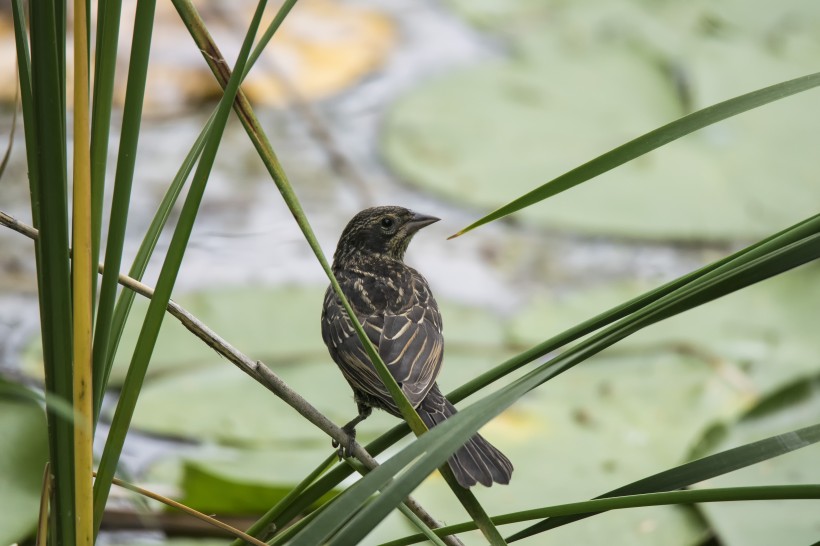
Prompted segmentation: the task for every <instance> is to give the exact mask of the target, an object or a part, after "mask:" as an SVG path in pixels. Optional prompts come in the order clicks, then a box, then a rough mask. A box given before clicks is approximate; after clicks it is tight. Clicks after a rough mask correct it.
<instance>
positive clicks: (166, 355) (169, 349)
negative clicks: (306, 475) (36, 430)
mask: <svg viewBox="0 0 820 546" xmlns="http://www.w3.org/2000/svg"><path fill="white" fill-rule="evenodd" d="M322 295H323V289H321V288H319V287H279V288H270V287H261V286H257V287H254V286H243V287H229V288H224V289H222V290H211V291H205V292H196V293H191V294H185V295H182V296H180V297H179V298H174V299H175V301H177V302H178V303H179V304H180V305H182V306H183V307H184V308H185V309H187V310H188V311H190V312H191V313H193V315H194V316H196V317H197V318H198V319H200V320H201V321H202V322H203V323H205V324H206V325H207V326H208V327H209V328H211V329H212V330H214V331H215V332H217V333H218V334H219V335H220V336H222V337H223V338H224V339H226V340H227V341H228V342H229V343H231V344H232V345H234V346H236V347H239V348H240V350H242V351H243V352H244V353H245V354H247V355H248V356H250V357H251V358H255V359H260V360H265V361H285V362H289V361H291V360H298V359H304V358H307V357H314V358H315V357H317V356H320V355H324V354H326V353H327V350H326V349H325V347H324V345H323V344H322V337H321V334H320V332H319V314H320V312H321V305H322ZM147 310H148V301H147V300H146V299H145V298H142V297H140V296H137V298H136V299H135V300H134V306H133V308H132V310H131V314H130V316H129V319H128V322H127V323H126V326H125V331H124V332H123V337H122V342H121V343H120V346H119V349H118V351H117V355H116V357H115V359H114V368H113V369H112V371H111V379H110V382H109V385H110V386H111V387H116V386H119V385H121V384H122V381H123V380H124V379H125V374H126V372H127V371H128V365H129V363H130V360H131V355H132V354H133V352H134V346H135V345H136V342H137V339H138V337H139V332H140V328H141V327H142V321H143V320H144V318H145V313H146V311H147ZM214 357H215V353H214V351H213V350H212V349H210V348H209V347H207V346H206V345H205V344H204V343H203V342H202V341H201V340H200V339H199V338H197V337H196V336H194V335H193V334H192V333H191V332H189V331H188V330H187V329H186V328H185V327H184V326H182V324H180V323H179V321H178V320H176V319H175V318H173V317H171V316H166V317H165V320H164V321H163V323H162V330H161V331H160V335H159V339H158V340H157V346H156V348H155V349H154V355H153V357H152V360H151V364H150V365H149V367H148V375H149V376H152V375H157V374H161V373H167V372H168V371H170V370H175V369H184V368H199V367H201V366H203V365H208V364H209V363H213V362H215V361H216V359H215V358H214ZM23 362H24V364H23V365H24V369H25V370H26V371H27V373H30V374H32V375H35V376H42V373H43V372H42V347H41V345H40V339H39V338H35V339H33V340H32V342H31V344H30V345H29V347H28V349H27V351H26V354H25V356H24V360H23Z"/></svg>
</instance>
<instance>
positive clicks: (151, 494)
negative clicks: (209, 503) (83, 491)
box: [94, 472, 268, 546]
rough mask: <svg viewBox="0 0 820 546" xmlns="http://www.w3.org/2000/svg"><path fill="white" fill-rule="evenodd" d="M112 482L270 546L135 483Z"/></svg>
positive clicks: (238, 535) (255, 543)
mask: <svg viewBox="0 0 820 546" xmlns="http://www.w3.org/2000/svg"><path fill="white" fill-rule="evenodd" d="M94 475H95V476H96V475H97V473H96V472H95V473H94ZM112 481H113V483H114V484H116V485H119V486H120V487H122V488H123V489H128V490H129V491H133V492H134V493H139V494H140V495H142V496H144V497H148V498H149V499H154V500H156V501H159V502H161V503H163V504H165V505H167V506H170V507H171V508H176V509H177V510H180V511H182V512H185V513H186V514H188V515H190V516H193V517H195V518H197V519H198V520H201V521H204V522H205V523H207V524H209V525H212V526H214V527H218V528H219V529H222V530H223V531H226V532H228V533H230V534H231V535H233V536H235V537H237V538H240V539H242V540H244V541H245V542H248V543H250V544H254V545H255V546H268V545H267V544H266V543H264V542H262V541H261V540H259V539H258V538H254V537H252V536H250V535H249V534H247V533H243V532H242V531H240V530H239V529H235V528H233V527H231V526H230V525H228V524H227V523H223V522H221V521H219V520H218V519H215V518H212V517H211V516H206V515H205V514H203V513H202V512H199V511H197V510H194V509H193V508H191V507H189V506H186V505H184V504H182V503H180V502H177V501H175V500H172V499H169V498H168V497H164V496H162V495H160V494H159V493H154V492H153V491H149V490H148V489H143V488H142V487H139V486H137V485H134V484H133V483H129V482H126V481H123V480H120V479H118V478H114V479H113V480H112Z"/></svg>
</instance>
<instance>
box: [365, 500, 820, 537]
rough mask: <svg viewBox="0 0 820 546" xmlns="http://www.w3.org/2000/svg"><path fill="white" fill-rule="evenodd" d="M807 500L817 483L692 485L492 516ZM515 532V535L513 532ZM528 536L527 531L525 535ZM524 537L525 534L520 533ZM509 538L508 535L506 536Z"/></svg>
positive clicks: (462, 527) (502, 520)
mask: <svg viewBox="0 0 820 546" xmlns="http://www.w3.org/2000/svg"><path fill="white" fill-rule="evenodd" d="M790 499H791V500H801V499H802V500H811V499H820V485H762V486H754V487H752V486H750V487H716V488H713V489H693V490H687V491H671V492H663V493H644V494H641V495H630V496H620V497H614V498H599V499H594V500H588V501H583V502H571V503H567V504H557V505H555V506H545V507H543V508H535V509H532V510H523V511H521V512H512V513H509V514H501V515H498V516H493V518H492V519H493V523H495V524H496V525H509V524H511V523H521V522H524V521H531V520H533V519H538V518H543V517H568V518H570V517H571V518H574V519H576V520H577V519H580V518H577V517H575V516H578V515H582V517H585V516H590V515H593V514H600V513H602V512H605V511H608V510H623V509H626V508H643V507H647V506H668V505H681V504H698V503H705V502H739V501H763V500H790ZM475 529H476V525H475V523H474V522H472V521H467V522H464V523H457V524H455V525H448V526H446V527H442V528H441V529H436V530H435V533H436V534H437V535H443V534H445V533H464V532H467V531H473V530H475ZM513 536H517V535H513ZM528 536H529V535H528ZM521 538H525V537H523V536H522V537H521ZM426 539H427V537H426V536H425V535H421V534H419V535H412V536H408V537H404V538H400V539H397V540H391V541H390V542H385V543H383V544H382V545H381V546H408V545H409V544H417V543H419V542H423V541H425V540H426ZM510 540H512V538H510Z"/></svg>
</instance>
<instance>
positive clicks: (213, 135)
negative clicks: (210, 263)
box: [94, 0, 266, 529]
mask: <svg viewBox="0 0 820 546" xmlns="http://www.w3.org/2000/svg"><path fill="white" fill-rule="evenodd" d="M265 4H266V1H265V0H260V2H259V4H258V6H257V8H256V12H255V13H254V16H253V20H252V21H251V24H250V27H249V29H248V33H247V35H246V36H245V40H244V42H243V44H242V49H241V51H240V53H239V57H238V58H237V61H236V68H235V74H234V75H233V76H231V79H230V81H229V83H228V86H227V87H226V89H225V94H224V95H223V97H222V99H221V100H220V103H219V110H218V112H217V115H216V118H215V119H214V124H213V127H212V129H211V131H210V134H209V135H208V137H207V140H206V143H205V148H204V150H203V152H202V158H201V159H200V161H199V163H198V165H197V169H196V173H195V174H194V179H193V182H192V183H191V188H190V190H189V192H188V195H187V197H186V199H185V204H184V205H183V208H182V212H181V214H180V219H179V222H178V224H177V227H176V229H175V231H174V235H173V237H172V239H171V244H170V247H169V249H168V254H167V256H166V259H165V262H164V263H163V266H162V270H161V272H160V277H159V280H158V282H157V287H156V290H155V291H154V297H153V298H152V299H151V303H150V304H149V307H148V312H147V313H146V317H145V321H144V323H143V327H142V330H141V331H140V335H139V338H138V340H137V347H136V349H135V351H134V355H133V357H132V359H131V366H130V367H129V369H128V374H127V376H126V379H125V384H124V385H123V390H122V394H121V395H120V400H119V402H118V404H117V409H116V411H115V413H114V419H113V421H112V423H111V429H110V431H109V435H108V440H107V441H106V445H105V449H104V451H103V455H102V458H101V459H100V464H99V468H98V471H97V480H96V482H95V483H94V515H95V522H96V525H97V528H98V529H99V522H100V520H101V519H102V512H103V509H104V508H105V504H106V500H107V498H108V493H109V490H110V488H111V483H112V479H113V478H114V473H115V471H116V467H117V461H118V460H119V457H120V453H121V452H122V447H123V444H124V443H125V435H126V433H127V432H128V427H129V425H130V422H131V417H132V416H133V413H134V408H135V406H136V403H137V398H138V396H139V391H140V388H141V386H142V382H143V380H144V379H145V372H146V370H147V368H148V363H149V361H150V358H151V354H152V353H153V350H154V346H155V344H156V340H157V336H158V335H159V330H160V327H161V326H162V320H163V318H164V315H165V308H166V306H167V305H168V301H169V300H170V298H171V292H172V290H173V287H174V283H175V282H176V277H177V274H178V272H179V267H180V265H181V263H182V258H183V256H184V254H185V248H186V246H187V244H188V239H189V238H190V235H191V230H192V228H193V224H194V220H195V219H196V215H197V212H198V210H199V204H200V203H201V200H202V196H203V194H204V192H205V186H206V184H207V181H208V177H209V176H210V172H211V168H212V167H213V163H214V158H215V157H216V152H217V150H218V149H219V144H220V142H221V139H222V134H223V132H224V130H225V125H226V123H227V121H228V115H229V114H230V109H231V106H232V104H233V101H234V98H235V97H236V93H237V91H238V89H239V76H240V75H241V74H242V70H243V68H244V65H245V63H246V61H247V58H248V54H249V53H250V49H251V44H252V43H253V40H254V37H255V36H256V31H257V29H258V28H259V22H260V20H261V17H262V13H263V12H264V8H265Z"/></svg>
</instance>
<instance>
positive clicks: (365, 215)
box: [333, 207, 439, 264]
mask: <svg viewBox="0 0 820 546" xmlns="http://www.w3.org/2000/svg"><path fill="white" fill-rule="evenodd" d="M438 220H439V219H438V218H436V217H435V216H426V215H424V214H418V213H416V212H413V211H411V210H408V209H406V208H403V207H373V208H369V209H365V210H363V211H361V212H360V213H358V214H357V215H356V216H354V217H353V219H352V220H350V222H348V224H347V227H345V229H344V231H343V232H342V236H341V238H340V239H339V244H338V245H337V246H336V254H335V255H334V257H333V259H334V262H335V263H337V264H339V263H343V262H344V261H345V260H349V259H353V258H355V256H357V255H371V256H372V255H376V256H384V257H388V258H393V259H396V260H402V259H404V252H405V251H406V250H407V245H409V244H410V240H411V239H412V238H413V235H415V234H416V232H417V231H418V230H420V229H421V228H423V227H425V226H429V225H430V224H432V223H434V222H438Z"/></svg>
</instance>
